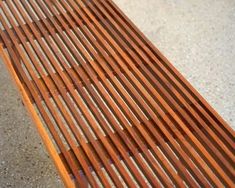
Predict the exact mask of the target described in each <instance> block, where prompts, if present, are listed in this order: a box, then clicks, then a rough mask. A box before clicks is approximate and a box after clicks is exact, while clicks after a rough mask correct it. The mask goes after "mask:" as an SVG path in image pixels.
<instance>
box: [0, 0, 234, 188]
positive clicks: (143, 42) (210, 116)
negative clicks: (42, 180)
mask: <svg viewBox="0 0 235 188" xmlns="http://www.w3.org/2000/svg"><path fill="white" fill-rule="evenodd" d="M0 7H1V17H0V21H1V25H2V31H1V32H0V36H1V42H2V43H3V45H2V46H3V47H4V48H6V50H7V52H8V54H9V56H10V58H11V59H12V61H11V64H12V67H13V69H14V72H15V73H14V74H17V78H18V79H19V82H20V83H21V87H23V88H24V95H27V100H30V103H31V106H32V105H34V111H33V110H32V107H30V109H31V110H30V113H38V114H39V116H40V118H41V122H40V124H41V126H43V127H44V129H47V130H48V132H49V135H50V139H51V141H52V142H53V143H54V147H55V148H56V150H57V156H56V155H55V154H54V153H55V151H53V155H52V158H53V159H54V160H55V161H56V164H57V167H58V169H59V171H60V172H62V173H61V174H62V177H63V180H64V181H65V183H66V186H68V187H70V181H71V180H73V181H74V182H75V183H76V184H77V185H78V186H80V187H86V186H89V185H90V186H92V187H111V186H115V187H125V186H128V187H136V186H140V187H162V186H163V187H173V186H177V187H187V186H189V187H198V186H201V187H210V186H215V187H223V186H227V187H233V186H234V176H235V169H234V162H235V157H234V131H233V130H232V129H231V128H230V127H229V126H228V125H227V124H226V122H224V120H223V119H222V118H221V117H220V116H219V115H218V114H217V113H216V112H215V111H214V110H213V109H212V108H211V107H210V106H209V105H208V103H207V102H206V101H205V100H204V99H203V98H202V97H201V96H200V95H199V94H198V93H197V92H196V91H195V89H193V87H192V86H191V85H190V84H189V83H188V82H187V81H186V80H185V79H184V78H183V77H182V76H181V74H180V73H179V72H178V71H177V70H176V69H175V68H174V67H173V66H172V65H171V64H170V63H169V61H168V60H167V59H166V58H165V57H164V56H163V55H162V54H161V53H160V52H159V50H158V49H156V48H155V47H154V46H153V45H152V44H151V42H149V41H148V40H147V39H146V38H145V36H144V35H143V34H142V33H141V32H140V31H139V30H138V29H137V28H136V27H135V26H134V24H133V23H132V22H131V21H130V20H129V19H128V18H127V17H126V16H125V15H124V14H123V13H122V12H121V10H120V9H119V8H118V7H117V6H116V5H115V4H114V3H113V2H112V1H111V0H67V1H65V0H60V1H58V0H53V1H43V0H36V1H34V0H29V1H25V0H20V1H18V0H13V1H8V0H5V1H1V2H0ZM10 71H11V72H12V71H13V70H10ZM27 107H28V106H27ZM40 133H41V132H40ZM49 151H51V150H49ZM55 156H56V157H55ZM58 156H60V157H58ZM61 161H62V162H63V167H61ZM58 164H59V165H58ZM64 173H67V175H66V174H64ZM69 175H70V177H71V178H70V177H69Z"/></svg>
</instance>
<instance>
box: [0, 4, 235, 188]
mask: <svg viewBox="0 0 235 188" xmlns="http://www.w3.org/2000/svg"><path fill="white" fill-rule="evenodd" d="M114 1H115V2H116V3H117V4H118V5H119V6H120V8H121V9H122V10H123V11H124V12H125V13H126V14H127V15H128V16H129V18H131V20H133V22H134V23H135V24H136V25H137V26H138V27H139V28H140V29H141V30H142V31H143V32H144V33H145V34H146V35H147V37H148V38H149V39H150V40H151V41H152V42H153V43H154V44H155V45H156V46H157V47H158V48H159V49H160V50H161V51H162V52H163V54H164V55H165V56H166V57H167V58H168V59H169V60H170V61H171V62H172V63H173V64H174V65H175V66H176V67H177V69H178V70H180V72H181V73H182V74H183V75H184V76H185V77H186V78H187V79H188V80H189V81H190V82H191V83H192V85H193V86H194V87H195V88H196V89H197V90H198V91H199V92H200V93H201V94H202V95H203V96H204V97H205V98H206V100H208V101H209V103H210V104H211V105H212V106H213V107H214V108H215V109H216V110H217V111H218V112H219V114H221V115H222V117H223V118H224V119H225V120H226V121H227V122H228V123H229V124H230V125H231V126H232V127H233V128H234V129H235V62H234V59H235V1H234V0H220V1H216V0H204V1H202V0H148V1H146V0H114ZM62 186H63V185H62V182H61V181H60V179H59V177H58V175H57V172H56V170H55V167H54V165H53V163H52V162H51V160H50V159H49V157H48V154H47V152H46V151H45V149H44V146H43V145H42V143H41V140H40V138H39V136H38V133H37V131H36V128H35V127H34V125H33V124H32V123H31V120H30V118H29V117H28V114H27V112H26V110H25V108H24V107H23V105H22V103H21V100H20V96H19V95H18V92H17V90H16V88H15V86H14V84H13V83H12V80H11V79H10V76H9V74H8V72H7V70H6V68H5V66H4V65H3V63H2V61H0V187H62Z"/></svg>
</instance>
